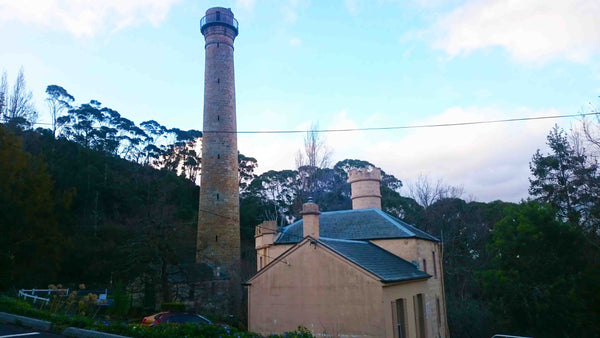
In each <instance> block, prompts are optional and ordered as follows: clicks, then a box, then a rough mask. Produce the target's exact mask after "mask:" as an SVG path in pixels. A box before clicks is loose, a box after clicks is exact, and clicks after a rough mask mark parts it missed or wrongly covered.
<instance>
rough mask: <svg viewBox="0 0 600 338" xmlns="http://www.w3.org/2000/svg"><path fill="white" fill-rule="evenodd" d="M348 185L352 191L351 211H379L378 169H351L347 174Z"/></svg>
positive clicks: (379, 172) (379, 174) (379, 175)
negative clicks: (372, 209) (373, 209)
mask: <svg viewBox="0 0 600 338" xmlns="http://www.w3.org/2000/svg"><path fill="white" fill-rule="evenodd" d="M348 183H350V186H351V190H352V196H351V198H352V209H366V208H376V209H380V210H381V188H380V185H381V170H380V169H378V168H372V169H367V168H364V169H352V170H350V172H348Z"/></svg>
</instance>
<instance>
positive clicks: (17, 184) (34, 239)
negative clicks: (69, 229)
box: [0, 125, 62, 289]
mask: <svg viewBox="0 0 600 338" xmlns="http://www.w3.org/2000/svg"><path fill="white" fill-rule="evenodd" d="M56 200H57V199H56V196H55V195H54V193H53V182H52V180H51V177H50V175H49V174H48V173H47V171H46V164H45V163H44V162H42V161H41V160H40V159H38V158H35V157H33V156H31V155H30V154H28V153H27V152H25V151H23V149H22V144H21V141H20V139H18V138H17V137H16V136H14V135H12V134H11V133H9V132H8V131H7V130H6V128H5V127H4V126H1V125H0V228H1V229H2V236H0V289H4V288H6V287H9V286H17V284H18V285H19V286H20V287H29V286H33V287H35V286H36V285H35V284H34V283H36V282H37V283H44V282H50V281H51V279H52V278H53V277H54V276H55V274H56V272H57V270H58V266H59V257H60V251H61V244H62V236H61V234H60V233H59V231H58V224H57V220H56V215H55V205H56V204H57V201H56Z"/></svg>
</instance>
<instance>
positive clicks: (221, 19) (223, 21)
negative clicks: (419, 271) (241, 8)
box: [200, 12, 238, 34]
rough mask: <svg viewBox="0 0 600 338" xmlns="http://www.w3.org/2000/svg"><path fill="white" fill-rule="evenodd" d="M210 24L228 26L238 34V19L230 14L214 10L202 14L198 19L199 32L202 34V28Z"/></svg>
mask: <svg viewBox="0 0 600 338" xmlns="http://www.w3.org/2000/svg"><path fill="white" fill-rule="evenodd" d="M212 25H226V26H229V27H230V28H232V29H233V30H234V31H235V34H238V21H237V20H236V19H235V18H234V17H233V16H232V15H229V14H225V13H221V12H216V13H210V14H208V15H206V16H204V17H203V18H202V19H200V32H202V34H204V29H206V27H210V26H212Z"/></svg>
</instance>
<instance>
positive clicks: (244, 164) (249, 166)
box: [238, 152, 258, 193]
mask: <svg viewBox="0 0 600 338" xmlns="http://www.w3.org/2000/svg"><path fill="white" fill-rule="evenodd" d="M256 167H258V162H257V161H256V159H255V158H254V157H248V156H244V154H241V153H240V152H238V168H239V172H240V174H239V184H240V193H243V192H244V190H246V188H248V185H249V184H250V183H251V182H252V180H253V179H254V178H255V177H256V174H254V169H256Z"/></svg>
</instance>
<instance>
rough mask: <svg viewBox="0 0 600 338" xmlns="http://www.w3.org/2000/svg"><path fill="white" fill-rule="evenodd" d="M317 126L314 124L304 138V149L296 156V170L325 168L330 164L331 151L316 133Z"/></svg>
mask: <svg viewBox="0 0 600 338" xmlns="http://www.w3.org/2000/svg"><path fill="white" fill-rule="evenodd" d="M318 130H319V125H318V124H317V123H314V124H312V125H311V127H310V130H309V131H307V132H306V135H305V136H304V147H303V148H301V149H300V150H298V153H297V155H296V168H300V167H303V166H308V167H311V168H327V167H329V165H330V164H331V150H330V149H329V147H327V143H326V140H325V139H324V138H323V137H321V134H320V133H319V132H318Z"/></svg>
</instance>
